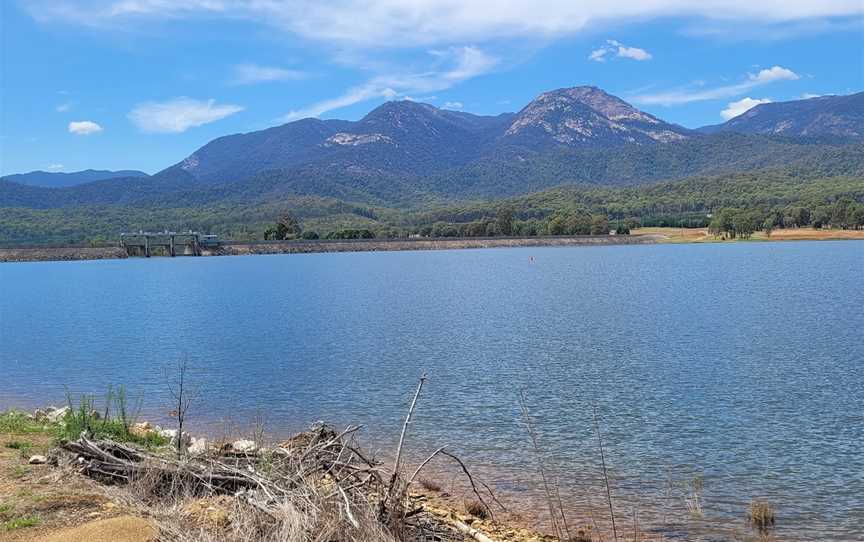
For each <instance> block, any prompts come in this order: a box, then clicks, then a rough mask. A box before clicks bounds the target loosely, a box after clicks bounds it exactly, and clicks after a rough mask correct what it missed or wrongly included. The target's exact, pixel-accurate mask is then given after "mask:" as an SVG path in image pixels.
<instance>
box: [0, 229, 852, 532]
mask: <svg viewBox="0 0 864 542" xmlns="http://www.w3.org/2000/svg"><path fill="white" fill-rule="evenodd" d="M531 257H533V262H532V261H531V259H530V258H531ZM862 277H864V244H862V243H860V242H821V243H803V242H802V243H776V244H774V243H768V244H766V243H762V244H736V245H679V246H671V245H670V246H621V247H592V248H531V249H501V250H475V251H442V252H423V253H410V252H403V253H378V254H370V253H358V254H310V255H290V256H259V257H253V256H250V257H242V258H188V259H180V258H178V259H167V258H165V259H151V260H146V261H145V260H126V261H119V260H118V261H98V262H69V263H33V264H6V265H2V266H0V364H2V374H3V375H4V376H5V377H6V378H5V379H4V380H2V381H0V407H3V406H9V405H13V404H14V405H24V406H35V405H42V404H44V403H46V402H52V401H53V402H55V403H56V402H60V401H62V399H63V394H64V386H68V387H69V389H70V391H71V392H72V393H73V394H78V393H81V392H85V391H86V392H92V393H97V394H98V393H102V392H103V390H104V389H105V388H107V386H108V384H109V383H115V384H118V383H125V384H127V385H128V386H129V387H130V388H131V390H132V393H133V394H136V393H137V394H142V395H143V396H144V398H145V409H146V415H147V416H148V417H150V418H151V419H154V420H158V419H159V418H160V416H162V415H163V414H164V412H166V411H167V409H168V404H169V400H168V398H167V390H166V387H165V377H164V368H165V367H166V366H170V365H171V364H172V363H176V361H177V360H178V359H180V358H182V357H184V356H188V358H189V360H190V363H192V364H193V365H194V366H195V385H196V389H197V398H196V403H195V405H194V409H193V411H192V423H193V424H195V425H196V426H197V428H198V429H199V430H202V431H204V430H206V431H210V432H214V433H218V432H220V431H226V430H227V429H225V428H226V427H231V426H242V425H244V424H247V423H249V422H250V421H251V420H253V419H254V418H255V417H256V416H257V415H260V414H263V415H264V417H265V418H266V420H267V424H268V427H269V429H270V430H271V431H272V432H276V433H282V434H284V433H288V432H290V431H293V430H296V429H300V428H303V427H305V426H306V425H308V424H309V423H311V422H313V421H315V420H319V419H326V420H329V421H332V422H334V423H339V424H347V423H362V424H365V425H366V427H367V429H366V440H367V441H368V442H372V443H373V444H374V445H375V446H378V447H380V448H381V449H382V450H383V451H384V453H386V451H387V450H391V449H392V447H393V445H394V442H395V439H396V438H397V437H398V432H399V426H400V423H401V420H400V418H401V416H403V414H404V412H405V409H406V407H407V403H408V401H409V400H410V397H411V394H412V392H413V389H414V386H415V383H416V378H417V377H418V376H419V374H420V373H421V372H423V371H426V372H427V373H428V374H429V382H428V385H427V387H426V388H425V389H424V395H423V396H422V398H421V403H420V408H419V409H418V412H417V417H416V422H415V423H414V424H413V427H412V431H413V434H412V443H413V444H414V446H415V450H414V453H416V455H417V456H418V457H419V456H424V454H428V453H429V452H430V451H431V450H432V449H434V448H435V447H436V446H437V445H441V444H450V445H451V447H452V448H453V450H454V451H455V452H457V453H458V454H459V455H460V456H462V457H464V458H466V459H468V460H469V463H470V464H471V465H472V467H473V468H475V469H477V470H478V472H482V473H483V474H484V475H485V476H486V478H487V479H489V480H494V481H495V482H496V484H497V486H498V487H499V488H500V489H501V491H502V492H503V493H504V494H506V495H507V496H508V497H510V498H511V499H513V498H518V499H520V500H521V501H522V502H523V503H525V504H527V505H531V504H533V505H534V506H531V507H530V508H529V510H533V511H536V512H530V513H531V514H536V516H537V517H538V519H537V521H542V517H544V516H541V511H542V510H544V507H545V504H544V503H543V500H542V495H541V494H540V493H539V492H538V484H537V482H538V479H537V476H536V468H535V466H534V465H535V459H534V456H533V454H532V451H531V447H530V441H529V439H528V437H527V434H526V433H525V431H524V427H523V425H522V422H521V420H520V414H519V405H518V393H517V392H518V390H520V389H522V390H525V393H526V397H527V399H528V403H529V407H530V410H531V413H532V415H533V416H534V418H535V421H536V424H537V428H538V432H539V442H540V445H541V447H542V450H543V453H544V457H545V461H546V465H547V468H548V470H549V472H550V476H551V477H553V478H554V479H555V480H557V483H558V484H559V485H560V488H561V493H562V496H564V497H565V500H566V503H567V507H568V508H570V509H572V511H573V513H574V515H577V516H578V517H586V515H587V511H589V510H593V511H595V514H596V515H597V520H598V521H599V522H603V521H605V518H606V517H607V516H608V509H607V510H606V512H607V513H606V514H603V513H602V511H603V506H604V504H605V501H604V500H603V499H602V496H603V495H604V491H605V490H604V489H603V485H602V478H601V471H600V465H599V453H598V450H597V441H596V434H595V433H594V429H593V425H592V415H591V409H592V406H593V405H595V404H596V405H597V407H598V412H599V414H600V418H601V420H600V421H601V428H602V430H603V438H604V446H605V451H606V454H607V456H606V459H607V463H608V467H609V474H610V477H611V481H612V491H613V497H614V498H615V502H616V514H620V516H621V517H622V518H627V521H628V522H630V523H632V520H633V514H634V510H635V511H637V513H638V521H639V523H640V525H642V527H643V529H645V530H647V529H650V528H659V527H660V526H661V525H663V524H664V523H665V524H677V527H676V529H675V533H677V536H679V537H681V538H689V539H701V540H716V539H721V540H722V539H732V538H733V536H735V535H734V533H735V532H738V533H746V532H747V531H746V527H745V526H744V519H743V518H744V513H745V510H746V507H747V504H748V503H749V502H750V500H751V499H752V498H764V499H767V500H769V501H771V502H772V503H774V504H775V506H776V508H777V521H778V531H777V532H778V536H779V537H780V538H781V539H784V540H801V541H803V540H817V539H818V540H842V541H853V540H857V541H860V540H862V539H864V497H862V496H864V454H862V452H861V445H862V442H864V414H862V410H864V409H862V404H864V391H862V390H864V387H862V385H864V376H862V375H864V373H862V371H861V363H862V360H864V341H862V330H864V310H862V307H864V288H862V285H861V284H862ZM695 478H699V479H701V480H702V481H703V482H704V488H703V489H702V492H701V499H702V503H703V504H702V506H703V517H702V518H693V517H691V516H690V514H688V512H687V508H686V505H685V502H684V497H685V496H686V495H687V491H688V490H689V489H692V482H693V480H694V479H695ZM529 519H530V518H529ZM664 520H665V521H664ZM675 533H673V534H675Z"/></svg>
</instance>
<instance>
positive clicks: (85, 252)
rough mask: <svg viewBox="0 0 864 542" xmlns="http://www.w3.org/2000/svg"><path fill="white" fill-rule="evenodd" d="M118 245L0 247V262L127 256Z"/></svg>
mask: <svg viewBox="0 0 864 542" xmlns="http://www.w3.org/2000/svg"><path fill="white" fill-rule="evenodd" d="M127 257H128V256H126V251H125V250H123V249H122V248H120V247H38V248H37V247H28V248H0V262H56V261H73V260H113V259H117V258H127Z"/></svg>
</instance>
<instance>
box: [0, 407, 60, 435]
mask: <svg viewBox="0 0 864 542" xmlns="http://www.w3.org/2000/svg"><path fill="white" fill-rule="evenodd" d="M50 431H51V424H49V423H48V422H44V421H37V420H35V419H34V418H33V417H32V416H30V415H29V414H27V413H26V412H19V411H17V410H9V411H6V412H2V413H0V433H8V434H19V435H26V434H33V433H49V432H50Z"/></svg>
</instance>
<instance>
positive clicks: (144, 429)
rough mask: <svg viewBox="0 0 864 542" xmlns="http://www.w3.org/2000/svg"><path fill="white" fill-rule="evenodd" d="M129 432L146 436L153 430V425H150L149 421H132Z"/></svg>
mask: <svg viewBox="0 0 864 542" xmlns="http://www.w3.org/2000/svg"><path fill="white" fill-rule="evenodd" d="M129 432H130V433H132V434H133V435H135V436H138V437H146V436H147V435H148V434H150V433H152V432H153V426H152V425H150V422H138V423H133V424H132V428H131V429H129Z"/></svg>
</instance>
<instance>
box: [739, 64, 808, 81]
mask: <svg viewBox="0 0 864 542" xmlns="http://www.w3.org/2000/svg"><path fill="white" fill-rule="evenodd" d="M747 77H748V79H750V80H751V81H753V82H754V83H758V84H762V83H770V82H772V81H784V80H785V81H794V80H796V79H800V78H801V77H800V76H799V75H798V74H797V73H795V72H793V71H792V70H790V69H788V68H784V67H782V66H774V67H773V68H767V69H764V70H759V73H756V74H753V73H751V74H749V75H748V76H747Z"/></svg>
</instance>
